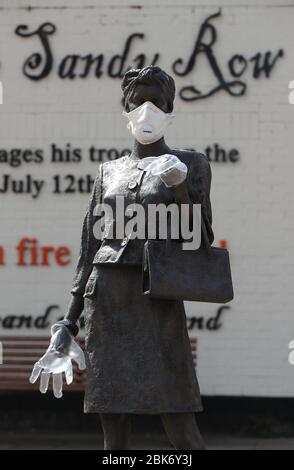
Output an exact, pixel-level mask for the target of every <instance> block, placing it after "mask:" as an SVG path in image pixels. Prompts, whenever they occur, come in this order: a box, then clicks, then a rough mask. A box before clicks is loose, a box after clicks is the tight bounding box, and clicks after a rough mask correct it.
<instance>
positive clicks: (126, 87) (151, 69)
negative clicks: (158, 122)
mask: <svg viewBox="0 0 294 470" xmlns="http://www.w3.org/2000/svg"><path fill="white" fill-rule="evenodd" d="M139 83H140V84H142V85H150V84H154V85H157V86H160V88H161V90H162V93H163V94H164V97H165V99H166V101H167V103H168V112H169V113H171V112H172V110H173V102H174V99H175V92H176V87H175V82H174V79H173V78H172V77H171V76H170V75H168V74H167V73H166V72H165V71H164V70H162V69H161V68H160V67H158V66H154V65H148V66H146V67H143V68H142V69H129V70H128V71H127V72H126V73H125V75H124V77H123V80H122V83H121V89H122V91H123V99H122V102H123V106H124V108H125V110H126V111H127V112H128V111H129V106H128V101H129V98H130V96H131V94H132V92H133V90H134V88H135V86H136V85H137V84H139Z"/></svg>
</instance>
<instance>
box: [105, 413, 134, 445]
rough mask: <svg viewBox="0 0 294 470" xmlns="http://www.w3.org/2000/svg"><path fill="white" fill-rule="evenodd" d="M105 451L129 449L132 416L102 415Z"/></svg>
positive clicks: (122, 414)
mask: <svg viewBox="0 0 294 470" xmlns="http://www.w3.org/2000/svg"><path fill="white" fill-rule="evenodd" d="M99 416H100V421H101V425H102V429H103V433H104V450H124V449H128V443H129V436H130V431H131V416H130V415H128V414H126V413H100V414H99Z"/></svg>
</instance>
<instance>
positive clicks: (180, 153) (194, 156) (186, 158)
mask: <svg viewBox="0 0 294 470" xmlns="http://www.w3.org/2000/svg"><path fill="white" fill-rule="evenodd" d="M172 153H173V155H176V157H178V158H179V159H180V160H181V161H182V162H183V163H185V164H186V165H187V166H188V167H190V166H191V165H193V166H194V167H195V168H196V169H197V168H199V169H202V168H204V169H205V168H208V167H209V166H210V163H209V160H208V158H207V156H206V155H205V154H204V153H201V152H198V151H197V150H196V149H192V148H191V149H179V148H174V149H172Z"/></svg>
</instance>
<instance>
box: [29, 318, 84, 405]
mask: <svg viewBox="0 0 294 470" xmlns="http://www.w3.org/2000/svg"><path fill="white" fill-rule="evenodd" d="M51 332H52V336H51V341H50V344H49V347H48V349H47V351H46V352H45V354H44V356H42V357H41V359H39V361H37V362H36V363H35V365H34V368H33V370H32V373H31V376H30V379H29V380H30V382H31V383H32V384H33V383H35V382H36V380H37V379H38V377H39V375H40V374H41V378H40V387H39V388H40V392H41V393H46V392H47V389H48V384H49V379H50V374H52V382H53V393H54V396H55V397H56V398H61V397H62V386H63V378H62V373H63V372H64V374H65V380H66V383H67V384H68V385H69V384H71V383H72V381H73V369H72V362H71V361H72V359H74V360H75V361H76V363H77V364H78V367H79V369H81V370H83V369H85V368H86V364H85V356H84V353H83V351H82V349H81V348H80V346H79V345H78V344H77V343H76V342H75V341H74V337H73V335H72V334H71V333H70V331H69V330H68V328H67V327H66V326H64V325H58V323H57V324H55V325H53V327H52V329H51Z"/></svg>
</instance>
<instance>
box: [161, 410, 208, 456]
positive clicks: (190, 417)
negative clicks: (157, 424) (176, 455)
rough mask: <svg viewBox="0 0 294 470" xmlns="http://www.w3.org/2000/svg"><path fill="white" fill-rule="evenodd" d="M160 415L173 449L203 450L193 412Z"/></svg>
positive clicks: (201, 439)
mask: <svg viewBox="0 0 294 470" xmlns="http://www.w3.org/2000/svg"><path fill="white" fill-rule="evenodd" d="M160 417H161V420H162V423H163V426H164V429H165V432H166V434H167V437H168V439H169V441H170V443H171V444H172V445H173V446H174V448H175V449H181V450H192V449H195V450H205V445H204V441H203V438H202V436H201V434H200V431H199V429H198V426H197V423H196V418H195V413H162V414H160Z"/></svg>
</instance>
